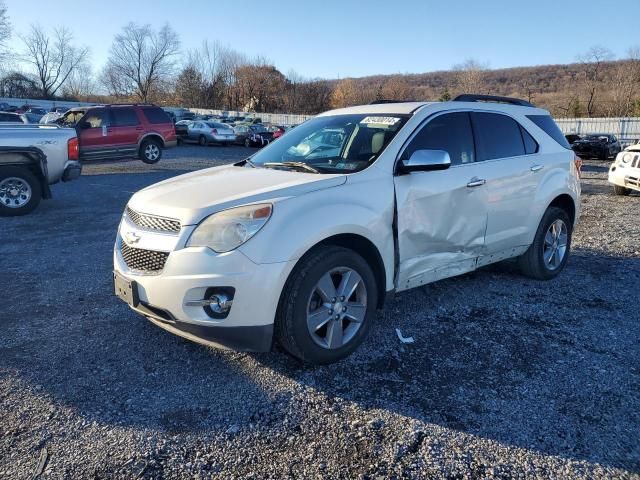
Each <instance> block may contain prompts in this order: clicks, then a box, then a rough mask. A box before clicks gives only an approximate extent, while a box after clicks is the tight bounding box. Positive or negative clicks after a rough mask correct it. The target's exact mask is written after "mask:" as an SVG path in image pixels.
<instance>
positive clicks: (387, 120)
mask: <svg viewBox="0 0 640 480" xmlns="http://www.w3.org/2000/svg"><path fill="white" fill-rule="evenodd" d="M399 121H400V119H399V118H398V117H366V118H364V119H362V120H361V121H360V123H364V124H365V125H371V124H374V125H389V126H392V125H395V124H396V123H398V122H399Z"/></svg>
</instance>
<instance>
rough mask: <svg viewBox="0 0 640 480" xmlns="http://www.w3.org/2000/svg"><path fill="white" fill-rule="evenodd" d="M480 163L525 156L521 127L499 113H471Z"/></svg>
mask: <svg viewBox="0 0 640 480" xmlns="http://www.w3.org/2000/svg"><path fill="white" fill-rule="evenodd" d="M471 120H472V122H473V133H474V137H475V140H476V149H477V155H478V158H477V160H478V161H484V160H494V159H497V158H508V157H516V156H519V155H524V154H525V148H524V142H523V139H522V133H521V130H520V125H519V124H518V123H517V122H516V121H515V120H514V119H513V118H511V117H508V116H506V115H501V114H499V113H486V112H471Z"/></svg>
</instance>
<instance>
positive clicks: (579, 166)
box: [573, 154, 582, 177]
mask: <svg viewBox="0 0 640 480" xmlns="http://www.w3.org/2000/svg"><path fill="white" fill-rule="evenodd" d="M573 163H574V164H575V166H576V170H577V171H578V177H581V176H582V175H580V170H581V169H582V159H581V158H580V157H579V156H578V155H575V154H574V156H573Z"/></svg>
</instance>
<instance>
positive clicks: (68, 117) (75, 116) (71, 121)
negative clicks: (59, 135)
mask: <svg viewBox="0 0 640 480" xmlns="http://www.w3.org/2000/svg"><path fill="white" fill-rule="evenodd" d="M85 113H86V112H85V111H84V110H76V111H75V112H67V113H65V114H64V115H63V116H62V117H61V118H59V119H58V120H56V123H58V124H60V125H64V126H66V127H75V126H76V124H77V123H78V122H79V121H80V119H81V118H82V117H84V114H85Z"/></svg>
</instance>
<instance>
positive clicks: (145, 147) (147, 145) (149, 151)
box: [140, 140, 162, 165]
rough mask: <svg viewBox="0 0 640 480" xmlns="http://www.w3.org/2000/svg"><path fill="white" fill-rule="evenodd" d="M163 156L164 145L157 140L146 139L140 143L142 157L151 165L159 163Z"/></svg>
mask: <svg viewBox="0 0 640 480" xmlns="http://www.w3.org/2000/svg"><path fill="white" fill-rule="evenodd" d="M161 158H162V145H161V144H160V142H158V141H157V140H145V141H144V142H142V145H140V159H141V160H142V161H143V162H144V163H147V164H149V165H152V164H154V163H158V162H159V161H160V159H161Z"/></svg>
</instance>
